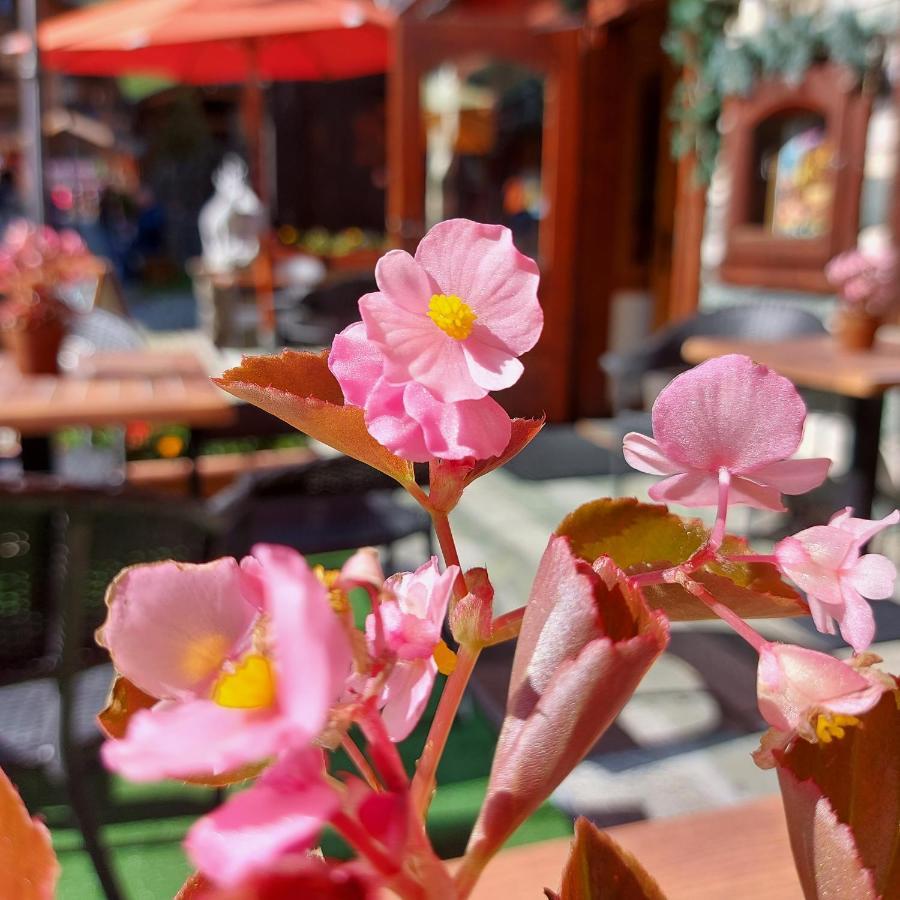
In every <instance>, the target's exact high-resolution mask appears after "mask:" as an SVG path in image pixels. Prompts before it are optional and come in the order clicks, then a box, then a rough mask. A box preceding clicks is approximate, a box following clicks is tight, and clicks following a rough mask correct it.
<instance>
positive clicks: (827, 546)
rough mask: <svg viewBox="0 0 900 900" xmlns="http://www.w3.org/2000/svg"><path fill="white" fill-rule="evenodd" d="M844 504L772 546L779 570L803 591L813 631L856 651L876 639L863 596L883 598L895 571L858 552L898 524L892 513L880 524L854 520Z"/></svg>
mask: <svg viewBox="0 0 900 900" xmlns="http://www.w3.org/2000/svg"><path fill="white" fill-rule="evenodd" d="M852 512H853V510H852V509H851V508H850V507H849V506H848V507H846V508H845V509H844V510H842V511H841V512H839V513H835V515H834V516H832V517H831V521H830V522H829V523H828V524H827V525H816V526H814V527H812V528H806V529H804V530H803V531H800V532H798V533H797V534H795V535H793V536H792V537H787V538H785V539H784V540H782V541H779V543H778V544H776V545H775V559H776V560H777V561H778V567H779V568H780V569H781V571H782V572H784V573H785V575H787V576H788V577H789V578H790V579H791V580H792V581H794V582H795V583H796V584H797V585H798V586H799V587H800V588H802V589H803V590H804V591H806V595H807V600H808V602H809V609H810V612H811V613H812V617H813V621H814V622H815V623H816V628H818V629H819V631H821V632H824V633H825V634H834V623H835V621H837V622H838V624H839V625H840V629H841V635H842V636H843V638H844V640H845V641H847V643H848V644H850V646H851V647H853V649H854V650H856V651H857V652H859V651H862V650H865V649H866V647H868V646H869V644H871V643H872V640H873V639H874V637H875V617H874V616H873V615H872V607H871V606H869V604H868V602H867V601H866V599H865V598H866V597H868V598H870V599H872V600H885V599H887V598H888V597H890V596H891V594H892V593H893V592H894V583H895V582H896V580H897V568H896V566H895V565H894V564H893V563H892V562H891V561H890V560H889V559H888V558H887V557H886V556H882V555H881V554H879V553H865V554H862V555H861V554H860V551H861V550H862V548H863V546H864V545H865V544H866V542H867V541H869V540H871V539H872V538H873V537H874V536H875V535H876V534H878V532H879V531H882V530H883V529H885V528H888V527H889V526H890V525H894V524H896V523H897V522H898V521H900V511H898V510H896V509H895V510H894V511H893V512H892V513H890V514H889V515H887V516H885V517H884V518H883V519H881V520H880V521H870V520H869V519H856V518H854V517H853V516H852V515H851V514H852Z"/></svg>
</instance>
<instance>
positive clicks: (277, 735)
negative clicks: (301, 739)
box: [101, 700, 285, 781]
mask: <svg viewBox="0 0 900 900" xmlns="http://www.w3.org/2000/svg"><path fill="white" fill-rule="evenodd" d="M284 738H285V725H284V723H283V722H282V721H281V720H280V719H279V718H278V717H277V716H272V715H270V714H268V713H262V712H248V711H246V710H241V709H229V708H226V707H224V706H219V705H218V704H216V703H213V702H212V701H211V700H191V701H187V702H184V703H179V702H176V701H164V702H162V703H158V704H157V705H156V706H154V707H153V709H145V710H139V711H138V712H137V713H135V714H134V716H133V717H132V719H131V722H130V723H129V726H128V731H127V732H126V734H125V737H124V738H122V739H121V740H117V741H107V742H106V743H105V744H104V745H103V747H102V749H101V753H102V757H103V762H104V763H105V764H106V766H107V768H109V769H112V771H114V772H117V773H118V774H119V775H123V776H124V777H125V778H128V779H129V780H131V781H158V780H159V779H161V778H189V777H191V776H198V775H220V774H221V773H222V772H228V771H231V770H232V769H237V768H239V767H241V766H243V765H246V764H248V763H254V762H260V761H262V760H264V759H266V758H267V757H269V756H273V755H275V754H276V753H277V752H278V751H279V750H281V749H282V748H283V746H284Z"/></svg>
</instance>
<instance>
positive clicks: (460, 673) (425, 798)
mask: <svg viewBox="0 0 900 900" xmlns="http://www.w3.org/2000/svg"><path fill="white" fill-rule="evenodd" d="M480 653H481V648H480V647H469V646H467V645H466V644H462V645H461V646H460V648H459V653H458V654H457V657H456V668H455V669H454V670H453V672H452V674H451V675H450V677H449V678H448V679H447V683H446V684H445V685H444V691H443V693H442V694H441V699H440V700H439V701H438V707H437V710H436V711H435V714H434V719H433V720H432V722H431V728H429V729H428V737H427V738H426V740H425V749H424V750H423V751H422V755H421V756H420V757H419V761H418V763H417V764H416V774H415V775H414V776H413V780H412V788H411V789H410V793H411V798H412V804H413V809H415V810H416V812H418V813H419V814H420V815H421V816H422V818H424V817H425V814H426V813H427V812H428V807H429V806H430V805H431V797H432V794H433V793H434V788H435V783H436V781H437V767H438V763H440V761H441V757H442V756H443V755H444V749H445V748H446V746H447V738H448V736H449V734H450V729H451V728H452V727H453V720H454V719H455V718H456V712H457V710H458V709H459V704H460V702H461V701H462V698H463V694H464V693H465V690H466V685H467V684H468V683H469V678H470V676H471V675H472V670H473V669H474V668H475V663H476V662H477V661H478V655H479V654H480Z"/></svg>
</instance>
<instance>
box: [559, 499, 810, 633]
mask: <svg viewBox="0 0 900 900" xmlns="http://www.w3.org/2000/svg"><path fill="white" fill-rule="evenodd" d="M556 533H557V534H561V535H565V536H566V537H568V538H569V540H570V541H571V542H572V549H573V551H574V553H575V555H576V556H578V557H580V558H581V559H583V560H585V561H586V562H589V563H591V564H593V563H594V562H595V560H597V559H598V558H599V557H602V556H607V557H609V558H610V559H612V560H613V562H615V563H616V565H617V566H619V568H620V569H623V570H624V571H625V572H627V573H628V574H635V573H638V572H644V571H647V570H649V569H660V568H665V567H667V566H673V565H678V564H680V563H683V562H684V561H685V560H687V559H688V558H689V557H690V556H691V554H693V553H694V552H695V551H696V550H698V549H699V548H700V547H701V546H703V544H704V543H705V541H706V540H707V538H708V537H709V531H708V529H707V528H706V527H705V526H704V525H703V523H702V522H701V521H700V520H699V519H687V518H682V517H681V516H677V515H675V514H674V513H670V512H669V510H668V508H667V507H665V506H660V505H651V504H647V503H639V502H638V501H637V500H635V499H633V498H631V497H623V498H618V499H608V498H607V499H603V500H594V501H592V502H590V503H585V504H584V505H583V506H580V507H579V508H578V509H576V510H575V511H574V512H572V513H570V514H569V515H568V516H566V518H565V519H563V521H562V522H561V523H560V525H559V527H558V528H557V529H556ZM722 551H723V552H724V553H727V554H733V555H741V554H746V553H749V552H750V549H749V547H748V545H747V542H746V541H745V540H744V539H743V538H739V537H734V536H732V535H729V536H727V537H726V538H725V542H724V544H723V546H722ZM692 577H693V578H694V579H695V580H696V581H699V582H701V583H702V584H704V585H706V586H707V587H708V588H709V589H710V590H711V591H712V592H713V593H714V594H715V596H716V599H718V600H719V601H721V602H722V603H724V604H725V605H726V606H729V607H731V609H733V610H734V611H735V612H737V613H738V614H739V615H741V616H743V617H745V618H772V617H783V616H802V615H808V613H809V611H808V609H807V607H806V605H805V604H804V603H803V601H802V600H801V598H800V595H799V594H798V593H797V592H796V591H795V590H794V589H793V588H792V587H790V585H788V584H786V583H785V582H784V581H783V580H782V579H781V576H780V575H779V573H778V570H777V569H776V568H775V567H774V566H772V565H769V564H768V563H749V564H748V563H709V564H707V565H705V566H703V567H702V568H701V569H699V570H697V572H695V573H694V574H693V576H692ZM643 592H644V595H645V597H646V599H647V603H648V604H649V605H650V606H651V607H654V608H657V609H661V610H663V611H664V612H665V613H666V615H667V616H669V618H670V619H673V620H676V621H689V620H696V619H711V618H714V615H713V613H711V612H710V610H709V609H708V608H707V607H706V606H705V605H704V604H703V603H702V602H701V601H700V600H698V599H697V598H696V597H694V596H693V595H691V594H689V593H688V592H687V591H686V590H685V589H684V588H683V587H681V586H680V585H677V584H664V585H654V586H653V587H648V588H644V589H643Z"/></svg>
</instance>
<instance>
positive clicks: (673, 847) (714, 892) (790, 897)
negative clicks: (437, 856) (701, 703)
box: [471, 796, 803, 900]
mask: <svg viewBox="0 0 900 900" xmlns="http://www.w3.org/2000/svg"><path fill="white" fill-rule="evenodd" d="M609 834H610V835H611V836H612V837H613V838H614V839H615V840H616V841H617V842H618V843H619V844H621V845H622V846H623V847H625V849H626V850H629V851H630V852H631V853H633V854H634V855H635V856H636V857H637V858H638V859H639V860H640V861H641V863H642V864H643V865H644V867H645V868H646V869H647V871H648V872H649V873H650V874H651V875H653V877H654V878H655V879H656V880H657V882H658V883H659V886H660V888H661V889H662V892H663V894H665V896H666V898H667V900H763V898H764V900H803V892H802V890H801V889H800V882H799V881H798V879H797V873H796V871H795V869H794V862H793V857H792V856H791V848H790V844H789V843H788V835H787V828H786V826H785V822H784V812H783V811H782V807H781V798H780V797H777V796H773V797H767V798H766V799H764V800H757V801H755V802H753V803H749V804H743V805H741V806H735V807H729V808H726V809H719V810H713V811H710V812H703V813H695V814H693V815H688V816H677V817H674V818H671V819H654V820H652V821H649V822H635V823H633V824H629V825H619V826H617V827H615V828H610V829H609ZM568 853H569V841H568V840H565V839H561V840H554V841H546V842H544V843H541V844H528V845H526V846H523V847H514V848H512V849H510V850H505V851H504V852H502V853H501V854H500V855H499V856H498V857H497V858H496V859H495V860H493V862H491V863H490V864H489V865H488V867H487V869H485V872H484V875H483V876H482V878H481V880H480V881H479V882H478V885H477V887H476V888H475V890H474V892H473V893H472V895H471V900H495V898H497V897H503V898H510V900H520V898H522V900H526V898H534V900H537V898H539V897H541V896H542V893H541V891H542V889H543V888H544V887H549V888H553V889H558V888H559V883H560V875H561V873H562V869H563V865H564V864H565V861H566V857H567V856H568Z"/></svg>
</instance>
